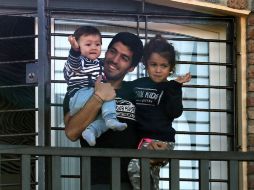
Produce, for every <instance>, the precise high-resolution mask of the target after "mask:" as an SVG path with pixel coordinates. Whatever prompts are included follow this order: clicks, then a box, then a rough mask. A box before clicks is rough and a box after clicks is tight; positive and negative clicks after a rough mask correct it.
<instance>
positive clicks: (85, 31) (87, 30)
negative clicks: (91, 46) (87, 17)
mask: <svg viewBox="0 0 254 190" xmlns="http://www.w3.org/2000/svg"><path fill="white" fill-rule="evenodd" d="M73 35H74V37H75V39H76V40H77V41H78V40H79V38H80V37H81V36H83V35H85V36H88V35H98V36H100V38H102V37H101V32H100V31H99V30H98V29H97V28H96V27H94V26H80V27H78V28H77V29H76V30H75V32H74V34H73ZM101 43H102V40H101Z"/></svg>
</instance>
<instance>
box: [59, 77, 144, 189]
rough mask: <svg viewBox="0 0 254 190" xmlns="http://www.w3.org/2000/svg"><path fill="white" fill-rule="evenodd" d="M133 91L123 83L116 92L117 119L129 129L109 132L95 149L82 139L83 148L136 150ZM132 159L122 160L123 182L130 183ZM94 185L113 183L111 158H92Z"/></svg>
mask: <svg viewBox="0 0 254 190" xmlns="http://www.w3.org/2000/svg"><path fill="white" fill-rule="evenodd" d="M131 96H132V94H131V90H130V88H129V85H128V83H127V82H122V86H121V88H120V89H118V90H116V98H115V100H116V111H117V118H118V120H119V121H121V122H125V123H127V125H128V127H127V128H126V129H125V130H124V131H113V130H108V131H106V132H105V133H103V134H102V135H101V136H100V137H99V138H97V139H96V145H95V146H94V147H91V146H89V145H88V144H87V143H86V141H85V140H84V139H83V138H80V143H81V146H82V147H90V148H119V149H129V148H134V149H135V148H136V147H137V144H138V140H139V138H138V134H137V133H136V129H135V125H136V121H135V106H134V105H133V104H132V103H131V102H130V101H129V100H130V99H131ZM68 102H69V101H68V97H65V100H64V113H65V114H66V113H68V107H69V106H68ZM130 159H131V158H122V159H121V182H129V177H128V173H127V166H128V163H129V161H130ZM91 171H92V174H91V177H92V184H110V183H111V161H110V158H106V157H103V158H92V161H91Z"/></svg>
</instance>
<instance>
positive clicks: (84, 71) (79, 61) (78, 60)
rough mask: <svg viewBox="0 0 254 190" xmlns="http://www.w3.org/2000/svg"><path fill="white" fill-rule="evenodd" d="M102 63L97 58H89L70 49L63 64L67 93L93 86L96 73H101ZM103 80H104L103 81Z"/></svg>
mask: <svg viewBox="0 0 254 190" xmlns="http://www.w3.org/2000/svg"><path fill="white" fill-rule="evenodd" d="M102 64H103V63H102V62H101V61H100V60H99V59H96V60H90V59H88V58H86V57H84V56H81V55H80V52H76V51H74V50H73V49H70V53H69V56H68V59H67V61H66V63H65V65H64V69H63V72H64V78H65V80H66V82H67V85H68V88H67V91H68V92H69V93H74V92H76V91H77V90H79V89H81V88H83V87H93V86H94V82H95V81H96V79H97V77H98V75H103V78H105V77H104V73H103V65H102ZM104 82H105V81H104Z"/></svg>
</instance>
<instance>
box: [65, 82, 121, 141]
mask: <svg viewBox="0 0 254 190" xmlns="http://www.w3.org/2000/svg"><path fill="white" fill-rule="evenodd" d="M100 81H101V77H98V79H97V81H96V83H95V92H94V95H93V96H92V97H91V98H90V99H89V100H88V101H87V102H86V104H85V105H84V107H83V108H81V109H80V110H79V112H77V113H76V114H75V115H73V116H70V114H69V113H67V114H65V116H64V124H65V134H66V136H67V137H68V138H69V139H70V140H71V141H76V140H77V139H78V138H79V137H80V136H81V134H82V132H83V131H84V130H85V129H86V127H87V126H88V125H89V124H90V123H91V122H93V121H94V120H95V118H96V117H97V115H98V113H99V111H100V109H101V106H102V104H103V102H104V101H108V100H112V99H114V98H115V95H116V94H115V90H114V88H113V87H112V86H111V84H110V83H100Z"/></svg>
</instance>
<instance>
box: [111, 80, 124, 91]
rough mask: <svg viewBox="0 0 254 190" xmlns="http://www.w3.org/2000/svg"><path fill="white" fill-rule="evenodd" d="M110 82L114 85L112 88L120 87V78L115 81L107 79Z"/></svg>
mask: <svg viewBox="0 0 254 190" xmlns="http://www.w3.org/2000/svg"><path fill="white" fill-rule="evenodd" d="M109 82H110V84H111V85H112V86H113V87H114V89H119V88H121V84H122V80H117V81H109Z"/></svg>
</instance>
